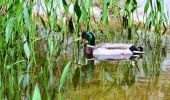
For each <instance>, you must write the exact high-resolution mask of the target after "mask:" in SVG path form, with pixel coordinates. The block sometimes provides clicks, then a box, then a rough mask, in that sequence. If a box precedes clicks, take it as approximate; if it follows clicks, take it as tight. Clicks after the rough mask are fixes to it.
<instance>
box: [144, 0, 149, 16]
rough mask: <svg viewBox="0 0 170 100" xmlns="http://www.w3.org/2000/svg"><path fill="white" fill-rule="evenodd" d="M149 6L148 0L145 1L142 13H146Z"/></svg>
mask: <svg viewBox="0 0 170 100" xmlns="http://www.w3.org/2000/svg"><path fill="white" fill-rule="evenodd" d="M148 8H149V0H147V1H146V4H145V8H144V13H147V11H148Z"/></svg>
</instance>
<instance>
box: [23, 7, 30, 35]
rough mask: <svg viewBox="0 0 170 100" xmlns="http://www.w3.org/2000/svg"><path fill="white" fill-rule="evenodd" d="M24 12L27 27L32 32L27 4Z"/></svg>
mask: <svg viewBox="0 0 170 100" xmlns="http://www.w3.org/2000/svg"><path fill="white" fill-rule="evenodd" d="M23 13H24V19H25V24H26V27H27V29H28V30H29V32H31V25H30V16H29V13H28V9H27V7H26V5H25V6H24V12H23Z"/></svg>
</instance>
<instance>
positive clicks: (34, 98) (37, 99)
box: [32, 84, 41, 100]
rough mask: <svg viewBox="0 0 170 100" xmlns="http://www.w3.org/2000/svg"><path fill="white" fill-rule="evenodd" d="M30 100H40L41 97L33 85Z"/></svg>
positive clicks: (37, 88)
mask: <svg viewBox="0 0 170 100" xmlns="http://www.w3.org/2000/svg"><path fill="white" fill-rule="evenodd" d="M32 100H41V95H40V90H39V87H38V84H36V85H35V88H34V93H33V97H32Z"/></svg>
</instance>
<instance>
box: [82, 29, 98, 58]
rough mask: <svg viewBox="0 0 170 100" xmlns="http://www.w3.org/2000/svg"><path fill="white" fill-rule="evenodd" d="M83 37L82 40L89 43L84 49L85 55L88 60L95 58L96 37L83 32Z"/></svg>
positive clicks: (91, 33) (90, 33)
mask: <svg viewBox="0 0 170 100" xmlns="http://www.w3.org/2000/svg"><path fill="white" fill-rule="evenodd" d="M81 37H82V39H85V40H87V41H88V43H87V44H85V47H84V55H85V56H86V58H88V59H90V58H93V50H94V46H95V36H94V34H93V32H83V33H82V35H81Z"/></svg>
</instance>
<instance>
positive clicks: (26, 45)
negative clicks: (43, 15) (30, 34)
mask: <svg viewBox="0 0 170 100" xmlns="http://www.w3.org/2000/svg"><path fill="white" fill-rule="evenodd" d="M24 52H25V54H26V56H27V58H28V60H29V57H30V49H29V46H28V43H27V39H26V37H25V36H24Z"/></svg>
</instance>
